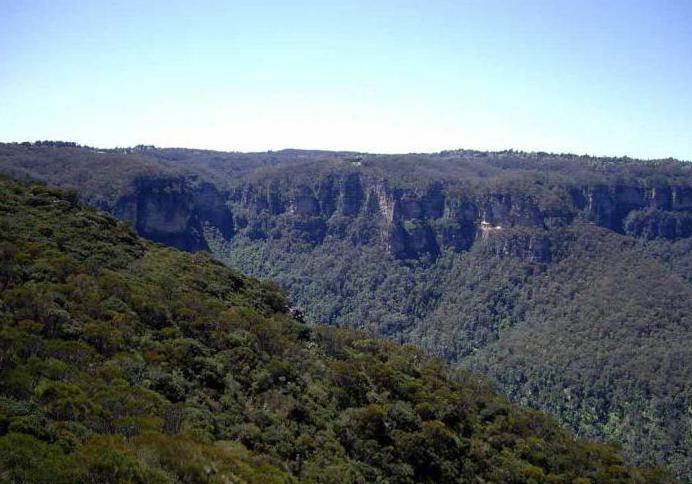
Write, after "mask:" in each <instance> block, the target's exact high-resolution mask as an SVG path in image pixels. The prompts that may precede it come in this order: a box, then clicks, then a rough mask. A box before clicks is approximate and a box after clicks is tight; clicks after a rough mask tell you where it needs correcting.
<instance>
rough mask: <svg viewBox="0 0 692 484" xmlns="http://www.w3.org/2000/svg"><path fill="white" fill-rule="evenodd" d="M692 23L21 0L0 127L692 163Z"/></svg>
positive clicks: (468, 7) (468, 9) (653, 12)
mask: <svg viewBox="0 0 692 484" xmlns="http://www.w3.org/2000/svg"><path fill="white" fill-rule="evenodd" d="M691 19H692V4H688V3H684V2H676V1H674V0H665V1H659V2H653V1H644V0H640V1H636V2H628V1H625V0H618V1H615V2H609V3H608V4H607V5H603V4H602V2H597V1H595V0H588V1H584V2H579V4H578V5H575V4H573V2H568V1H566V0H561V1H556V2H554V1H550V0H531V1H528V2H522V3H521V4H519V3H515V2H509V1H500V0H494V1H488V2H478V1H473V0H467V1H460V2H450V1H447V0H437V1H434V2H429V3H426V4H425V5H424V6H421V5H419V4H417V3H416V2H412V1H408V0H402V1H395V0H383V1H381V2H377V3H376V4H372V3H369V2H364V1H363V0H357V1H354V2H349V3H348V4H334V3H331V2H324V1H322V2H317V1H310V0H296V1H292V2H288V3H287V2H278V1H263V2H250V1H249V0H241V1H235V2H231V3H228V2H221V1H213V0H212V1H210V2H206V3H205V4H204V5H203V6H202V7H196V6H191V5H189V4H187V3H186V2H182V1H173V2H164V1H163V0H159V1H154V2H148V3H147V5H141V4H139V3H138V2H135V1H134V0H124V1H119V2H114V3H111V4H108V5H94V4H92V3H91V2H88V1H86V0H77V1H71V2H67V1H65V0H57V1H52V2H48V1H46V0H27V1H26V2H21V3H17V4H12V3H10V4H9V5H7V6H6V8H5V12H4V15H3V17H2V18H0V48H1V49H2V51H3V53H4V54H5V56H4V57H5V58H4V62H3V63H2V65H0V133H1V134H0V139H2V140H4V141H9V140H12V139H74V140H76V141H75V142H77V143H79V144H82V145H89V146H135V145H138V144H146V143H152V144H155V145H157V146H178V147H183V148H188V149H199V148H196V147H197V146H205V147H207V148H205V149H213V150H218V151H239V152H264V151H277V150H279V149H283V148H281V147H282V146H311V147H313V148H309V149H315V150H332V149H334V147H336V148H337V149H338V150H342V151H352V152H361V153H363V152H367V153H380V154H404V153H435V152H440V151H444V150H447V149H450V148H449V147H451V146H464V147H466V148H465V149H469V150H477V151H502V150H506V149H514V150H517V151H524V152H551V153H575V154H576V153H598V155H589V156H597V157H629V158H635V159H666V158H676V159H683V160H690V159H692V137H690V136H689V133H690V132H692V59H691V58H690V57H692V56H691V55H690V53H691V52H692V29H690V28H689V25H690V23H689V20H691ZM507 147H512V148H507ZM299 149H302V148H299ZM306 149H308V148H306Z"/></svg>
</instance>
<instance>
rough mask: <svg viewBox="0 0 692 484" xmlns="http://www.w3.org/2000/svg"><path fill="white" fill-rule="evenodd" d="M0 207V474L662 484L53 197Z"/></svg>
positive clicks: (604, 450)
mask: <svg viewBox="0 0 692 484" xmlns="http://www.w3.org/2000/svg"><path fill="white" fill-rule="evenodd" d="M0 195H1V196H0V225H2V226H7V225H11V226H12V227H13V230H12V231H5V230H3V231H2V232H0V244H2V246H3V247H5V248H7V250H5V252H4V254H5V255H4V256H3V257H4V262H3V264H4V265H3V271H4V272H3V274H4V276H3V277H4V279H3V280H4V282H3V286H2V287H1V288H0V347H1V349H2V351H0V480H3V481H9V482H27V483H29V482H32V483H36V482H39V483H40V482H56V483H61V482H65V483H67V482H81V483H97V482H98V483H109V482H112V483H115V482H132V483H138V482H141V483H166V482H219V483H221V482H252V483H265V482H269V483H272V482H274V483H283V482H296V481H301V482H464V481H472V480H474V479H475V480H484V481H486V482H499V481H502V482H574V481H575V479H577V478H582V479H586V480H587V481H584V482H657V480H658V482H665V480H666V477H665V476H664V475H661V476H659V477H656V478H655V479H654V478H652V477H651V476H655V474H653V473H654V472H658V471H648V470H640V469H637V468H634V467H630V466H628V465H626V464H625V463H624V462H623V460H622V459H621V458H620V457H619V456H618V455H617V453H616V452H615V451H614V450H613V449H612V448H610V447H607V446H604V445H601V444H595V443H589V442H585V441H581V440H577V439H575V438H574V437H572V436H571V435H570V434H569V433H568V432H566V431H564V430H562V429H560V428H559V427H558V426H557V424H556V423H555V422H553V421H551V420H550V419H548V418H546V417H545V416H543V415H542V414H539V413H537V412H526V411H521V410H518V409H517V408H516V407H513V406H512V405H510V404H509V403H508V402H507V401H506V400H504V399H503V398H501V397H499V396H498V395H497V394H495V393H493V392H492V391H491V390H490V389H489V388H488V387H487V386H486V385H484V384H483V383H481V382H479V381H478V380H476V379H474V378H472V377H470V376H469V375H468V374H466V373H464V372H460V371H454V370H451V369H449V368H448V367H446V366H445V365H443V364H442V363H441V362H440V361H438V360H436V359H434V358H431V357H429V356H426V355H425V354H423V353H420V352H419V351H417V350H415V349H413V348H412V347H410V346H403V347H402V346H399V345H398V344H395V343H391V342H378V341H376V340H373V339H371V338H370V337H369V336H368V335H367V334H365V333H361V332H356V331H353V330H343V329H336V328H330V327H315V328H310V327H306V326H305V325H303V324H302V323H300V322H298V321H295V320H293V319H292V318H291V317H290V316H289V315H288V314H287V310H286V300H285V298H284V296H283V295H281V294H280V293H279V292H278V291H277V289H276V287H275V286H272V285H267V284H263V283H260V282H258V281H256V280H254V279H251V278H247V277H245V276H242V275H240V274H238V273H235V272H233V271H231V270H229V269H227V268H226V267H225V266H223V265H221V264H220V263H218V262H215V261H213V260H212V259H210V258H209V257H208V256H207V255H204V254H195V255H189V254H185V253H181V252H178V251H175V250H171V249H166V248H163V247H161V246H158V245H155V244H151V243H146V242H143V241H141V240H139V239H137V238H136V237H135V236H134V235H133V234H132V233H131V232H130V231H129V230H127V229H126V228H124V227H122V226H121V225H120V224H118V223H116V222H114V221H113V220H112V219H110V218H109V217H107V216H105V215H101V214H99V213H97V212H95V211H93V210H91V209H87V208H85V207H83V206H81V205H79V204H77V203H75V202H74V200H73V199H72V198H71V197H70V195H65V194H63V192H60V191H54V190H47V189H45V188H42V187H36V186H28V185H23V184H21V183H18V182H13V181H11V180H8V179H0ZM647 479H648V480H647ZM656 479H657V480H656Z"/></svg>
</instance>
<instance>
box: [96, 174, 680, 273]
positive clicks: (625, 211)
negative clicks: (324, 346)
mask: <svg viewBox="0 0 692 484" xmlns="http://www.w3.org/2000/svg"><path fill="white" fill-rule="evenodd" d="M547 193H548V195H546V193H545V192H541V193H533V192H532V191H531V190H527V189H519V188H517V187H512V186H511V185H508V186H506V187H505V188H502V187H499V188H498V187H496V188H494V189H492V190H491V189H488V188H485V189H483V188H478V187H475V188H472V187H464V186H462V185H461V184H460V183H449V182H431V183H429V184H428V185H427V186H424V187H415V188H413V187H406V186H393V185H392V183H391V182H390V181H389V180H387V179H385V178H383V177H374V176H370V175H367V174H363V173H361V172H359V171H355V170H353V171H346V172H343V173H332V174H329V175H326V176H321V177H316V179H315V180H314V181H313V182H312V183H309V184H308V183H293V182H292V181H291V180H290V179H288V180H277V179H271V180H262V181H255V182H246V183H243V184H241V185H239V186H237V187H236V188H235V189H233V190H232V191H231V192H230V193H228V194H223V193H221V192H220V191H219V190H218V189H217V188H216V187H215V186H214V185H212V184H211V183H202V182H198V181H196V180H195V179H189V178H185V177H182V176H181V177H158V178H153V177H152V178H141V179H138V180H137V181H136V184H135V187H134V189H133V190H132V191H131V194H129V195H124V196H122V197H121V198H120V199H119V200H118V201H117V203H116V204H114V205H113V206H111V207H101V208H106V209H107V210H109V211H110V212H111V213H113V214H114V215H115V216H117V217H119V218H121V219H125V220H129V221H130V222H131V223H132V225H133V226H134V227H135V228H136V229H137V231H138V232H139V233H140V234H141V235H143V236H145V237H147V238H150V239H152V240H155V241H157V242H161V243H164V244H168V245H172V246H174V247H178V248H181V249H184V250H188V251H195V250H200V249H206V248H207V243H206V241H205V239H204V226H205V225H207V224H208V225H212V226H214V227H216V228H217V229H218V232H219V233H220V234H221V235H222V236H223V237H224V238H226V239H230V238H232V237H233V236H235V235H236V234H239V235H242V236H246V237H248V238H250V239H255V240H257V239H277V240H284V241H286V243H291V242H292V241H293V242H297V243H301V244H302V243H306V244H312V245H315V244H319V243H321V242H322V241H323V240H324V239H325V238H327V237H332V238H338V239H348V240H350V241H351V242H352V243H353V244H355V245H366V244H370V245H371V244H378V245H380V246H382V247H383V248H385V249H386V250H388V251H389V252H390V253H391V254H392V255H393V256H394V257H397V258H400V259H418V258H422V257H429V258H433V259H434V258H436V257H438V256H439V255H440V254H441V253H443V252H444V251H449V250H451V251H457V252H459V251H466V250H469V249H471V248H472V247H474V246H476V245H478V246H479V247H481V248H482V249H483V250H485V251H486V252H487V253H488V254H489V255H494V256H498V257H518V258H521V259H524V260H527V261H531V262H540V263H546V262H549V261H550V260H551V257H552V254H551V249H550V243H549V237H548V235H549V233H550V232H551V231H552V230H553V229H556V228H560V227H565V226H567V225H569V224H571V223H573V222H574V221H575V220H577V219H581V220H585V221H591V222H592V223H595V224H597V225H600V226H602V227H605V228H608V229H610V230H614V231H617V232H619V233H623V234H628V235H632V236H635V237H641V238H646V239H653V238H659V237H661V238H667V239H677V238H683V237H690V236H692V187H690V186H686V185H677V186H676V185H666V184H660V185H657V186H644V185H638V184H636V183H630V184H624V183H623V184H614V185H608V184H600V185H598V184H597V185H590V186H577V185H571V186H564V187H561V188H560V189H559V190H558V191H556V192H547ZM555 193H558V194H562V195H559V196H557V195H555ZM550 197H552V198H553V199H549V198H550ZM556 200H557V201H556Z"/></svg>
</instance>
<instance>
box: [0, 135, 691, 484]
mask: <svg viewBox="0 0 692 484" xmlns="http://www.w3.org/2000/svg"><path fill="white" fill-rule="evenodd" d="M0 169H1V170H3V171H5V172H8V173H12V174H14V175H15V176H19V177H22V178H31V179H39V180H43V181H45V182H47V183H50V184H54V185H60V186H65V187H71V188H75V189H77V190H78V193H79V197H80V198H81V199H82V200H83V201H86V202H88V203H90V204H92V205H95V206H97V207H99V208H101V209H104V210H107V211H109V212H110V213H111V214H113V215H115V216H116V217H118V218H120V219H123V220H127V221H129V222H130V224H131V225H132V227H134V228H135V229H136V230H137V232H138V233H139V234H141V235H143V236H145V237H147V238H149V239H152V240H155V241H158V242H162V243H164V244H167V245H172V246H174V247H179V248H182V249H185V250H188V251H192V252H194V251H197V250H200V249H201V250H205V251H209V252H210V253H211V254H212V255H213V256H214V258H216V259H218V260H220V261H223V262H225V263H226V264H227V265H229V266H230V267H232V268H236V269H239V270H242V271H243V272H246V273H249V274H252V275H255V276H261V277H262V278H269V279H273V280H275V281H276V282H278V283H279V284H280V286H282V287H283V288H285V289H286V290H287V291H288V294H289V297H290V301H291V304H292V305H293V306H295V307H296V309H298V310H300V311H301V312H302V313H303V314H304V318H305V320H306V321H307V322H308V323H328V324H330V325H332V326H340V327H351V328H360V329H367V330H368V331H371V332H372V333H374V334H376V335H378V336H383V337H386V338H388V339H391V340H395V341H398V342H400V343H414V344H415V345H418V346H420V347H422V348H423V349H425V350H427V351H430V352H432V353H434V354H436V355H438V356H440V357H442V358H443V359H445V360H447V361H449V362H450V363H452V364H454V365H456V366H460V367H465V368H470V369H472V370H474V371H476V372H482V373H484V374H486V375H488V376H489V377H490V378H491V379H492V380H493V381H494V383H495V384H496V385H497V388H498V389H500V390H502V391H503V392H504V393H506V394H507V395H508V396H510V397H511V398H512V399H513V400H514V401H516V402H518V403H520V404H522V405H523V406H525V407H530V408H539V409H543V410H545V411H547V412H549V413H550V414H552V415H554V416H555V417H557V419H558V420H559V422H561V423H562V424H563V425H564V426H565V427H567V428H570V429H572V430H573V431H575V432H577V433H578V435H580V436H584V437H588V438H593V439H600V440H606V441H611V442H616V443H618V444H619V445H620V446H621V447H622V450H623V452H624V453H625V455H627V456H628V457H629V458H631V459H633V461H634V462H638V463H642V464H646V463H648V462H651V461H655V462H657V463H659V464H661V465H664V466H666V467H667V468H669V469H671V470H672V471H673V472H674V473H675V474H676V475H677V476H678V477H680V478H682V479H684V480H692V454H691V453H690V452H691V450H690V449H692V440H691V439H692V421H690V419H689V408H690V405H692V381H691V380H690V377H689V375H690V374H692V368H690V362H691V361H692V345H691V344H690V341H692V336H691V328H692V321H691V319H690V317H691V316H690V315H692V297H691V296H692V285H691V284H692V250H690V249H692V247H691V244H692V164H690V163H686V162H681V161H677V160H671V159H666V160H653V161H641V160H633V159H628V158H598V157H590V156H577V155H569V154H562V155H560V154H549V153H524V152H516V151H511V150H510V151H503V152H490V153H486V152H478V151H469V150H456V151H447V152H441V153H436V154H405V155H376V154H368V153H347V152H324V151H304V150H283V151H277V152H268V153H224V152H216V151H206V150H187V149H159V148H155V147H150V146H140V147H135V148H127V149H117V150H99V149H95V148H84V147H79V146H73V145H69V144H66V145H61V144H59V143H58V144H55V143H53V144H51V143H40V144H25V145H22V144H4V145H0Z"/></svg>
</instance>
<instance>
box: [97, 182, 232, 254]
mask: <svg viewBox="0 0 692 484" xmlns="http://www.w3.org/2000/svg"><path fill="white" fill-rule="evenodd" d="M101 208H105V209H106V210H108V211H109V212H111V213H112V214H113V215H114V216H115V217H117V218H120V219H122V220H127V221H128V222H130V224H131V225H132V226H133V227H134V228H135V229H136V230H137V232H138V233H139V234H140V235H142V236H144V237H146V238H148V239H151V240H153V241H155V242H160V243H162V244H165V245H170V246H173V247H176V248H179V249H183V250H186V251H190V252H194V251H197V250H203V249H207V248H208V247H207V243H206V241H205V239H204V235H203V225H204V224H210V225H213V226H214V227H216V228H217V229H218V230H219V232H220V233H221V234H222V235H223V236H224V237H226V238H231V237H232V236H233V235H234V227H233V217H232V216H231V213H230V211H229V209H228V208H227V206H226V197H225V196H223V195H222V194H221V193H220V192H219V191H218V190H217V189H216V187H215V186H214V185H212V184H210V183H200V184H194V183H192V182H191V180H188V179H186V178H183V177H175V178H166V177H158V178H140V179H137V180H136V181H135V186H134V188H133V190H132V193H131V194H129V195H124V196H122V197H121V198H119V199H118V200H117V202H116V203H115V204H114V205H113V206H111V207H101Z"/></svg>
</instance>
